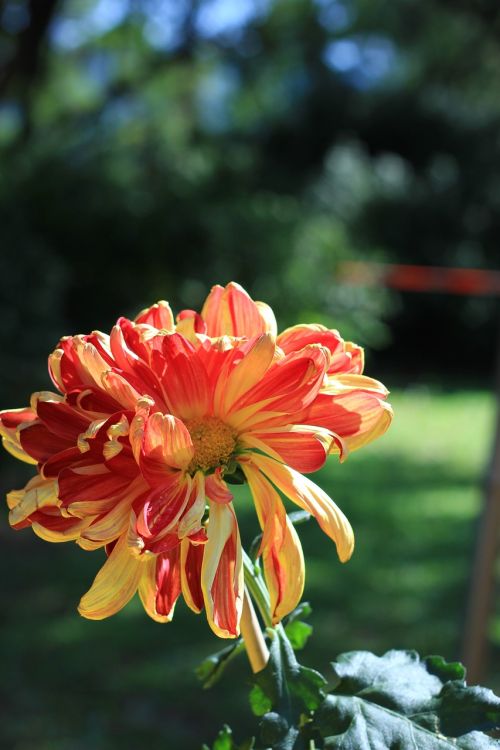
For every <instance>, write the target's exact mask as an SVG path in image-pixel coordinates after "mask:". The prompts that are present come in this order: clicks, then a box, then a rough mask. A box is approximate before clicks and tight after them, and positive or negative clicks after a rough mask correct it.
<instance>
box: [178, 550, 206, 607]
mask: <svg viewBox="0 0 500 750" xmlns="http://www.w3.org/2000/svg"><path fill="white" fill-rule="evenodd" d="M204 548H205V545H203V544H192V543H191V542H190V541H189V539H184V540H183V541H182V543H181V586H182V595H183V597H184V600H185V602H186V604H187V606H188V607H189V609H191V610H192V611H193V612H196V614H199V613H200V612H201V610H202V609H203V591H202V588H201V569H202V565H203V553H204Z"/></svg>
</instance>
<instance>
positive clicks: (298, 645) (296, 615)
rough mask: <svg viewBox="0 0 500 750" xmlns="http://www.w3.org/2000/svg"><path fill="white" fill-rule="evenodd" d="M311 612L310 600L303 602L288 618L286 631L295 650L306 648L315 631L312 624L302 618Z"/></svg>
mask: <svg viewBox="0 0 500 750" xmlns="http://www.w3.org/2000/svg"><path fill="white" fill-rule="evenodd" d="M311 612H312V609H311V606H310V604H309V602H302V603H301V604H299V606H298V607H296V608H295V609H294V610H293V612H290V614H289V615H288V617H287V618H286V621H285V633H286V635H287V637H288V640H289V641H290V643H291V644H292V648H293V650H294V651H300V650H301V649H302V648H304V646H305V645H306V643H307V641H308V640H309V636H310V635H311V633H312V631H313V629H312V625H309V623H307V622H303V621H302V620H301V618H302V617H309V615H310V614H311Z"/></svg>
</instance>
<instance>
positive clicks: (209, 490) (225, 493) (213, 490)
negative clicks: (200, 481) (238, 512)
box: [205, 468, 233, 503]
mask: <svg viewBox="0 0 500 750" xmlns="http://www.w3.org/2000/svg"><path fill="white" fill-rule="evenodd" d="M221 474H222V472H221V470H220V468H218V469H216V470H215V472H214V474H210V476H208V477H206V478H205V494H206V496H207V498H208V499H209V500H213V501H214V502H215V503H230V502H231V500H232V499H233V493H232V492H231V491H230V490H229V488H228V486H227V484H226V482H225V481H224V480H223V479H222V476H221Z"/></svg>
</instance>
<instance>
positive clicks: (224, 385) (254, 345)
mask: <svg viewBox="0 0 500 750" xmlns="http://www.w3.org/2000/svg"><path fill="white" fill-rule="evenodd" d="M249 344H250V347H249V348H248V349H247V351H244V355H243V356H242V357H241V358H240V359H239V360H238V361H237V362H236V364H234V360H233V358H228V360H227V363H226V364H225V366H223V367H222V368H221V371H220V374H219V378H218V381H217V385H216V387H215V394H214V413H215V414H216V415H217V416H220V417H221V418H223V417H224V416H225V415H226V414H227V413H228V412H229V411H230V410H231V408H233V406H234V405H235V404H236V403H237V401H238V399H239V398H240V397H241V396H243V395H244V394H245V393H246V392H247V391H249V390H250V389H251V388H253V387H254V386H255V385H257V384H258V383H260V382H261V380H262V378H263V377H264V376H265V373H266V372H267V370H268V369H269V367H270V365H271V363H272V361H273V358H274V353H275V351H276V344H275V341H274V337H273V336H272V335H271V334H269V333H263V334H261V335H260V336H258V337H257V338H255V339H252V340H251V342H249Z"/></svg>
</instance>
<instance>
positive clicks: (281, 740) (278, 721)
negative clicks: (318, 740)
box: [260, 711, 299, 750]
mask: <svg viewBox="0 0 500 750" xmlns="http://www.w3.org/2000/svg"><path fill="white" fill-rule="evenodd" d="M260 734H261V739H262V742H263V743H264V744H265V745H266V747H267V746H270V747H272V748H273V750H292V748H293V747H294V745H295V741H296V739H297V737H298V734H299V730H298V729H297V727H294V726H289V724H288V722H287V720H286V719H285V717H284V716H281V715H280V714H277V713H275V712H274V711H272V712H270V713H268V714H266V715H265V716H264V717H263V719H262V721H261V723H260Z"/></svg>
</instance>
